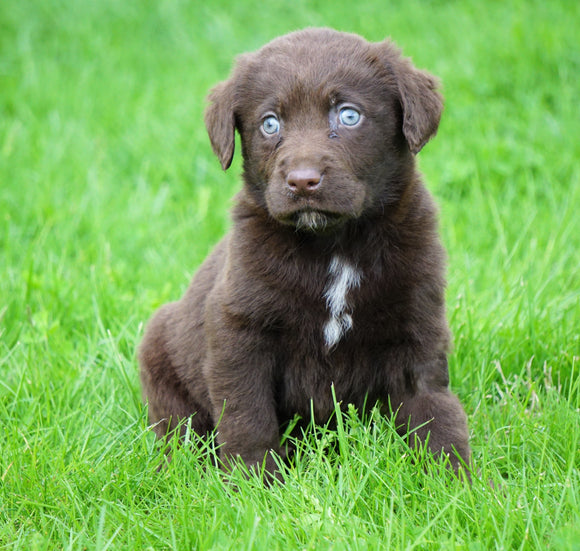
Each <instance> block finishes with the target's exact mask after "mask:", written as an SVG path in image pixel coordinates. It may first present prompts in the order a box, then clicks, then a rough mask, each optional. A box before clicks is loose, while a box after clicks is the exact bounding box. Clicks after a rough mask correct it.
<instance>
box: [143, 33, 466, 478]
mask: <svg viewBox="0 0 580 551" xmlns="http://www.w3.org/2000/svg"><path fill="white" fill-rule="evenodd" d="M209 101H210V105H209V107H208V108H207V111H206V116H205V123H206V126H207V130H208V133H209V137H210V140H211V143H212V147H213V150H214V151H215V153H216V155H217V157H218V158H219V160H220V162H221V165H222V167H223V168H224V169H227V168H228V167H229V166H230V163H231V161H232V157H233V155H234V133H235V131H236V130H237V131H238V132H239V134H240V136H241V144H242V155H243V160H244V175H243V177H244V186H243V189H242V190H241V192H240V193H239V194H238V196H237V200H236V205H235V208H234V210H233V229H232V230H231V232H230V233H229V234H228V235H226V236H225V237H224V239H223V240H222V241H221V242H220V243H219V244H218V245H217V246H216V248H215V250H214V251H213V252H212V254H211V255H210V256H209V257H208V258H207V259H206V261H205V262H204V263H203V265H202V266H201V268H200V269H199V271H198V272H197V274H196V275H195V277H194V278H193V281H192V283H191V285H190V287H189V289H188V290H187V292H186V294H185V296H184V297H183V298H182V299H181V300H180V301H178V302H174V303H171V304H167V305H165V306H163V307H162V308H161V309H160V310H159V311H158V312H157V313H156V314H155V316H154V317H153V319H152V320H151V322H150V323H149V325H148V327H147V331H146V334H145V337H144V339H143V342H142V344H141V346H140V350H139V360H140V367H141V380H142V384H143V391H144V396H145V399H146V400H147V402H148V404H149V416H150V420H151V422H152V423H153V424H154V429H155V432H156V433H157V435H158V436H160V437H163V436H164V435H166V434H167V433H168V432H169V431H171V430H172V429H174V428H175V427H176V426H177V425H178V423H179V422H180V420H182V419H184V418H187V419H189V423H190V425H191V427H192V428H193V429H194V430H195V431H196V432H197V433H198V434H199V435H201V436H204V435H206V434H207V433H208V432H210V431H212V430H214V429H217V441H218V444H219V453H220V459H221V461H222V462H223V464H224V466H225V467H226V468H227V467H228V466H229V465H230V464H231V463H232V460H233V458H237V457H240V458H241V459H242V460H243V461H244V462H245V463H246V464H247V465H248V467H250V468H257V467H262V465H264V462H265V469H266V471H267V472H268V473H269V474H270V475H273V476H275V475H276V470H277V467H276V461H275V459H274V456H273V454H280V455H283V451H282V450H281V447H280V436H281V430H283V427H284V426H285V425H286V424H287V423H288V422H289V421H290V420H292V419H293V418H294V417H295V415H299V416H300V417H301V418H302V419H306V420H308V419H311V418H313V419H314V420H315V421H316V422H317V423H325V422H327V421H328V419H329V418H330V417H331V416H332V414H333V411H334V401H333V392H334V393H335V394H336V399H337V400H338V401H339V402H340V403H342V404H343V405H346V404H349V403H351V404H354V405H355V407H357V408H359V410H360V409H362V408H363V407H366V405H368V406H371V405H374V404H375V403H377V402H379V403H380V404H382V406H381V407H382V408H383V410H384V412H385V414H386V415H393V418H394V419H395V423H396V426H397V430H399V431H400V432H401V433H402V434H408V433H409V432H410V431H411V432H412V435H413V437H412V442H411V443H412V444H416V443H417V442H428V446H429V448H430V449H431V450H432V451H433V452H434V453H435V454H440V453H444V454H447V455H448V456H449V460H450V463H451V465H452V466H453V468H454V469H456V470H457V469H458V468H459V467H460V465H461V463H462V462H465V463H468V462H469V457H470V451H469V445H468V433H467V425H466V417H465V414H464V412H463V409H462V407H461V405H460V403H459V401H458V399H457V398H456V397H455V396H454V395H453V394H452V393H451V392H450V391H449V389H448V385H449V376H448V368H447V352H448V348H449V341H450V335H449V329H448V325H447V321H446V316H445V303H444V288H445V279H444V258H445V255H444V251H443V248H442V245H441V243H440V240H439V237H438V233H437V224H436V210H435V207H434V204H433V200H432V198H431V196H430V195H429V193H428V192H427V190H426V189H425V187H424V186H423V183H422V182H421V177H420V175H419V174H418V172H417V169H416V166H415V155H416V154H417V153H418V152H419V151H420V149H421V148H422V147H423V146H424V145H425V143H426V142H427V141H428V140H429V139H430V138H431V137H432V136H433V135H434V134H435V132H436V131H437V127H438V124H439V119H440V116H441V111H442V99H441V96H440V95H439V93H438V92H437V81H436V80H435V79H434V78H433V77H432V76H430V75H429V74H427V73H425V72H423V71H420V70H417V69H416V68H414V67H413V66H412V65H411V63H410V62H409V61H408V60H407V59H405V58H402V57H401V55H400V53H399V51H398V50H397V49H396V48H395V47H394V46H393V44H392V43H391V42H389V41H385V42H381V43H368V42H366V41H365V40H363V39H362V38H360V37H358V36H356V35H351V34H344V33H339V32H336V31H332V30H329V29H308V30H304V31H299V32H295V33H291V34H289V35H286V36H283V37H281V38H278V39H276V40H274V41H272V42H271V43H269V44H267V45H266V46H264V47H263V48H262V49H261V50H259V51H258V52H256V53H251V54H247V55H243V56H241V57H240V58H239V59H238V61H237V64H236V66H235V68H234V70H233V72H232V75H231V77H230V78H229V79H228V80H226V81H225V82H222V83H221V84H219V85H218V86H217V87H216V88H214V90H213V91H212V92H211V94H210V96H209ZM311 408H312V409H311ZM218 421H219V424H218ZM216 425H217V426H216ZM182 427H183V425H182Z"/></svg>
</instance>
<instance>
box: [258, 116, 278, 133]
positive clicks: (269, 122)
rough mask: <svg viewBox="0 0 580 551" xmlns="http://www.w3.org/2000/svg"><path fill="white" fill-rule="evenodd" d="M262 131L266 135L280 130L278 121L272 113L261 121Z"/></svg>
mask: <svg viewBox="0 0 580 551" xmlns="http://www.w3.org/2000/svg"><path fill="white" fill-rule="evenodd" d="M262 131H263V132H264V134H266V135H267V136H273V135H274V134H278V132H280V121H279V120H278V119H277V118H276V117H275V116H274V115H268V116H267V117H266V118H265V119H264V120H263V121H262Z"/></svg>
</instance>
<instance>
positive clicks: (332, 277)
mask: <svg viewBox="0 0 580 551" xmlns="http://www.w3.org/2000/svg"><path fill="white" fill-rule="evenodd" d="M328 274H329V277H328V283H327V284H326V288H325V290H324V298H325V299H326V307H327V308H328V312H329V314H330V318H329V320H328V321H327V322H326V323H325V324H324V342H325V343H326V346H327V347H328V349H331V348H332V347H333V346H335V345H336V344H337V343H338V341H340V339H341V338H342V337H343V335H345V334H346V333H347V331H349V330H350V329H352V316H351V315H350V309H349V307H348V304H347V301H346V295H347V293H348V292H349V291H350V290H351V289H352V288H354V287H358V286H359V285H360V280H361V273H360V271H359V270H357V269H356V268H355V267H354V266H351V265H350V264H349V263H348V262H346V261H344V260H342V259H341V258H339V257H338V256H335V257H333V258H332V261H331V262H330V266H329V267H328Z"/></svg>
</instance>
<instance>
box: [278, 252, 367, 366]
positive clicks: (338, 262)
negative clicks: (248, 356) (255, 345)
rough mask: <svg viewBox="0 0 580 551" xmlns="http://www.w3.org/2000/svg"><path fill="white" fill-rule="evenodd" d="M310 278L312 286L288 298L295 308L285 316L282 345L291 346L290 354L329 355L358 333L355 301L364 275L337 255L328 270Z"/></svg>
mask: <svg viewBox="0 0 580 551" xmlns="http://www.w3.org/2000/svg"><path fill="white" fill-rule="evenodd" d="M314 276H315V277H314ZM305 277H306V276H305ZM308 277H310V278H311V279H312V281H311V285H304V287H302V286H299V287H297V288H295V289H294V290H293V291H292V293H291V294H290V295H289V296H288V298H289V299H290V301H291V302H292V307H290V308H289V309H288V311H287V312H286V315H284V316H283V317H285V318H286V322H285V323H284V325H285V327H286V332H285V334H284V336H283V341H282V342H283V343H285V345H286V346H289V347H290V348H289V349H288V350H286V352H288V353H290V354H294V353H297V352H298V350H302V352H304V353H308V354H316V355H317V354H319V353H322V354H323V355H326V354H327V353H329V352H330V351H332V350H334V349H335V348H336V347H337V346H338V345H339V344H340V343H341V342H342V341H344V340H345V339H347V338H348V337H349V336H352V334H353V332H354V330H355V324H356V313H357V312H356V300H355V299H356V295H357V291H358V290H359V288H360V287H361V285H362V284H363V273H362V270H360V269H359V268H358V267H357V266H355V265H354V263H352V262H350V261H348V260H346V259H345V258H343V257H340V256H333V257H332V258H331V259H330V260H329V262H328V264H327V265H326V266H325V267H324V270H318V273H316V275H315V274H314V273H312V272H311V273H309V274H308ZM283 347H284V344H283Z"/></svg>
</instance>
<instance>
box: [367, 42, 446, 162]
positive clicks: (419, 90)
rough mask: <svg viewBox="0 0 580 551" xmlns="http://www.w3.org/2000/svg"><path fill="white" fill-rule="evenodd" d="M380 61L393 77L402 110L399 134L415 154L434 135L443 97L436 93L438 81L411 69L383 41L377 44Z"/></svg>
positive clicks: (404, 59)
mask: <svg viewBox="0 0 580 551" xmlns="http://www.w3.org/2000/svg"><path fill="white" fill-rule="evenodd" d="M378 46H379V48H380V49H381V53H382V56H381V57H382V61H383V63H384V64H385V65H386V66H387V68H388V69H389V70H390V71H391V72H392V73H393V74H394V76H395V79H396V85H397V87H398V91H399V97H400V101H401V106H402V108H403V135H404V136H405V138H406V140H407V143H408V144H409V149H410V150H411V152H412V153H419V151H421V149H422V148H423V146H424V145H425V144H426V143H427V142H428V141H429V140H430V139H431V138H432V137H433V136H434V135H435V134H436V133H437V128H438V126H439V121H440V120H441V112H442V111H443V97H442V96H441V94H440V93H439V92H438V91H437V88H438V87H439V81H438V80H437V78H435V77H434V76H433V75H430V74H429V73H427V72H426V71H421V70H419V69H417V68H415V67H414V66H413V64H412V63H411V61H410V60H409V59H407V58H404V57H401V54H400V51H399V50H398V49H397V48H396V47H395V46H394V45H393V44H392V42H390V41H389V40H386V41H384V42H381V43H380V44H379V45H378Z"/></svg>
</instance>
